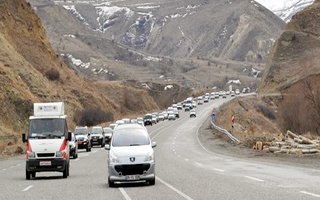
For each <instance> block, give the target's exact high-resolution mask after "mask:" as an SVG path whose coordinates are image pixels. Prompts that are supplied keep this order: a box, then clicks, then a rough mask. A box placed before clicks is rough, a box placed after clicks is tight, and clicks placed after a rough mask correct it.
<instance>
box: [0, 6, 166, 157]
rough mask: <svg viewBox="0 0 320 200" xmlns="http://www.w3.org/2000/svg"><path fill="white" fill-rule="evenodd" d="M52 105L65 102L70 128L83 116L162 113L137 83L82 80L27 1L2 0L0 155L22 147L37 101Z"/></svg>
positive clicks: (105, 118) (100, 119)
mask: <svg viewBox="0 0 320 200" xmlns="http://www.w3.org/2000/svg"><path fill="white" fill-rule="evenodd" d="M163 87H164V86H163ZM163 92H164V91H163ZM52 101H64V102H65V105H66V113H67V115H68V118H69V125H70V126H69V128H70V130H71V129H72V128H73V127H74V125H75V124H76V123H77V122H78V120H79V119H81V118H84V117H86V116H84V115H83V113H88V112H89V113H91V114H93V115H94V116H98V118H96V121H94V122H91V125H93V124H97V123H101V122H107V121H111V120H113V119H117V118H119V117H122V116H123V115H130V114H142V113H144V112H147V111H152V110H157V109H159V106H158V105H157V104H156V103H155V101H154V99H153V97H152V96H150V94H149V92H148V90H146V89H144V88H143V87H142V86H141V85H139V84H133V83H124V82H99V81H87V80H85V79H83V78H82V77H79V76H78V75H77V74H76V73H75V72H74V70H72V69H70V68H69V67H68V66H67V65H66V64H65V63H64V62H63V60H62V59H61V58H60V56H59V55H57V54H56V53H55V51H54V50H53V48H52V47H51V44H50V42H49V40H48V39H47V36H46V34H45V29H44V28H43V26H42V24H41V21H40V19H39V17H38V16H37V15H36V14H35V13H34V10H33V9H32V7H31V5H30V4H29V3H27V2H26V1H25V0H2V1H0V106H1V110H0V115H1V118H0V153H2V152H14V151H15V150H16V147H17V146H16V145H17V144H20V136H21V133H22V132H26V131H27V122H28V117H29V116H30V115H32V113H33V106H32V104H33V102H52ZM171 102H172V101H171ZM171 102H170V103H171ZM92 123H93V124H92ZM87 125H90V124H89V123H88V124H87Z"/></svg>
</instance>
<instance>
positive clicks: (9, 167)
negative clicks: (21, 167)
mask: <svg viewBox="0 0 320 200" xmlns="http://www.w3.org/2000/svg"><path fill="white" fill-rule="evenodd" d="M15 167H17V166H11V167H9V168H10V169H12V168H15Z"/></svg>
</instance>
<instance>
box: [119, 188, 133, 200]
mask: <svg viewBox="0 0 320 200" xmlns="http://www.w3.org/2000/svg"><path fill="white" fill-rule="evenodd" d="M119 190H120V192H121V194H122V195H123V197H124V198H125V199H126V200H131V198H130V197H129V195H128V193H127V192H126V191H125V190H124V189H123V188H119Z"/></svg>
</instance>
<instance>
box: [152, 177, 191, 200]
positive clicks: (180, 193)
mask: <svg viewBox="0 0 320 200" xmlns="http://www.w3.org/2000/svg"><path fill="white" fill-rule="evenodd" d="M156 178H157V180H158V181H160V182H161V183H162V184H164V185H165V186H167V187H168V188H170V189H171V190H173V191H175V192H176V193H178V194H179V195H180V196H182V197H183V198H185V199H187V200H193V199H192V198H191V197H189V196H188V195H186V194H185V193H183V192H181V191H180V190H178V189H177V188H175V187H173V186H172V185H170V184H169V183H167V182H165V181H164V180H162V179H161V178H159V177H156Z"/></svg>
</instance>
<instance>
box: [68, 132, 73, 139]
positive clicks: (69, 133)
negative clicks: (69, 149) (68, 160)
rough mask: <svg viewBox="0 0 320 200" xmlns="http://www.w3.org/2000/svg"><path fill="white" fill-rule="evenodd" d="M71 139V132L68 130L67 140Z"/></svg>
mask: <svg viewBox="0 0 320 200" xmlns="http://www.w3.org/2000/svg"><path fill="white" fill-rule="evenodd" d="M71 139H72V133H71V132H70V131H69V132H68V141H71Z"/></svg>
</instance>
